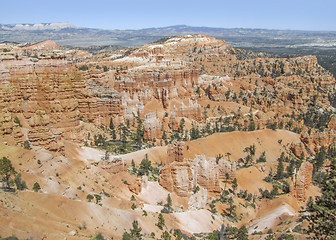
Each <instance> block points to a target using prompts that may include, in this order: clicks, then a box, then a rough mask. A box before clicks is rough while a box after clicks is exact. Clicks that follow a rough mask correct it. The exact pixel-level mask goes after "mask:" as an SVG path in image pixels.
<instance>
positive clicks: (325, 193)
mask: <svg viewBox="0 0 336 240" xmlns="http://www.w3.org/2000/svg"><path fill="white" fill-rule="evenodd" d="M321 192H322V195H321V196H318V197H316V198H315V201H313V199H312V198H310V200H309V202H308V203H307V208H306V211H308V212H309V213H310V214H309V215H308V216H307V215H306V216H305V217H304V218H305V219H306V220H308V221H309V226H308V230H307V232H308V234H312V238H313V239H335V236H336V224H335V219H336V160H335V159H333V160H332V162H331V165H330V170H329V171H328V172H327V174H326V175H325V179H324V181H322V183H321Z"/></svg>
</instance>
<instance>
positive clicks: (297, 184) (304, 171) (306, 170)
mask: <svg viewBox="0 0 336 240" xmlns="http://www.w3.org/2000/svg"><path fill="white" fill-rule="evenodd" d="M312 176H313V164H311V163H310V162H303V163H302V165H301V167H300V169H299V170H298V171H297V172H295V173H294V175H293V177H292V182H291V185H290V191H291V194H292V195H293V196H294V197H295V198H296V199H298V200H299V201H305V200H306V189H307V188H308V187H309V186H310V185H311V183H312Z"/></svg>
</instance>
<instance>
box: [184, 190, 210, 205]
mask: <svg viewBox="0 0 336 240" xmlns="http://www.w3.org/2000/svg"><path fill="white" fill-rule="evenodd" d="M207 200H208V191H207V189H205V188H200V190H199V191H198V192H196V193H194V194H193V195H191V196H190V198H189V200H188V210H190V211H196V210H200V209H205V207H206V204H207Z"/></svg>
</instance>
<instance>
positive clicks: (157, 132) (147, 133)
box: [144, 112, 162, 141]
mask: <svg viewBox="0 0 336 240" xmlns="http://www.w3.org/2000/svg"><path fill="white" fill-rule="evenodd" d="M161 137H162V124H161V121H160V120H159V119H158V118H157V117H156V112H152V113H148V114H146V115H145V121H144V139H145V140H149V141H153V140H154V139H161Z"/></svg>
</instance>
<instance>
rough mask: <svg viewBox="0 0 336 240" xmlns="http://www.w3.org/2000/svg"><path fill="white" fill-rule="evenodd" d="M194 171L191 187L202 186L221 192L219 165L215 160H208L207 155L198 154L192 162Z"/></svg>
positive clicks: (191, 165) (191, 166) (192, 171)
mask: <svg viewBox="0 0 336 240" xmlns="http://www.w3.org/2000/svg"><path fill="white" fill-rule="evenodd" d="M190 168H191V173H192V183H191V185H192V186H191V187H192V188H193V187H194V186H197V185H199V186H201V187H203V188H206V189H207V190H208V191H209V192H214V193H220V192H221V188H220V186H219V181H220V180H219V167H218V165H217V164H216V161H215V160H207V159H206V157H205V156H201V155H196V156H195V159H194V160H192V161H191V162H190Z"/></svg>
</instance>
